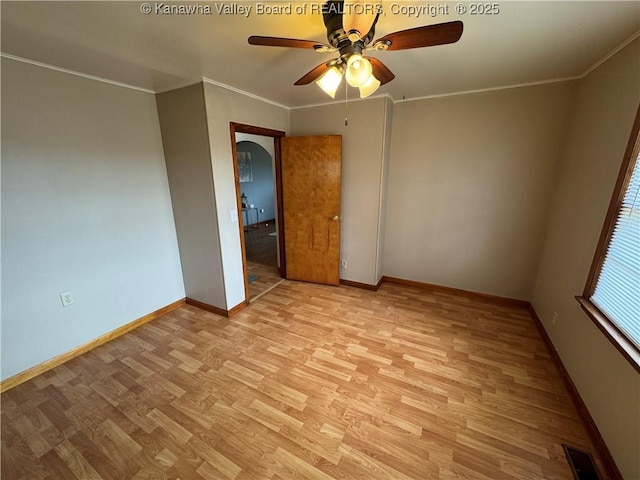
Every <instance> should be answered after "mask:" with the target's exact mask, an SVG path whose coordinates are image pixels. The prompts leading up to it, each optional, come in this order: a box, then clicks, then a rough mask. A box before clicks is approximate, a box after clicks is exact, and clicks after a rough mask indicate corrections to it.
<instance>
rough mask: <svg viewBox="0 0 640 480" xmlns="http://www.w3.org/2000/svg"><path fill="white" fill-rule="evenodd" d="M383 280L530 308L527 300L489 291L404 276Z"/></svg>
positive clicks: (445, 293)
mask: <svg viewBox="0 0 640 480" xmlns="http://www.w3.org/2000/svg"><path fill="white" fill-rule="evenodd" d="M381 281H382V282H389V283H395V284H397V285H407V286H410V287H416V288H419V289H421V290H429V291H431V292H433V293H440V294H443V295H456V296H463V297H467V298H473V299H476V300H482V301H485V302H491V303H497V304H501V305H507V306H510V307H519V308H529V305H530V304H529V302H528V301H526V300H518V299H516V298H508V297H500V296H497V295H489V294H488V293H479V292H472V291H469V290H461V289H459V288H452V287H443V286H440V285H433V284H431V283H423V282H416V281H415V280H405V279H404V278H396V277H387V276H386V275H385V276H383V277H382V280H381Z"/></svg>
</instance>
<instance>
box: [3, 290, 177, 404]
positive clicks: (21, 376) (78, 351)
mask: <svg viewBox="0 0 640 480" xmlns="http://www.w3.org/2000/svg"><path fill="white" fill-rule="evenodd" d="M184 304H185V299H184V298H183V299H180V300H178V301H176V302H173V303H171V304H169V305H167V306H166V307H162V308H160V309H158V310H156V311H155V312H151V313H149V314H147V315H145V316H144V317H140V318H138V319H137V320H134V321H133V322H130V323H127V324H126V325H123V326H121V327H118V328H116V329H115V330H112V331H110V332H109V333H105V334H104V335H101V336H100V337H98V338H95V339H93V340H91V341H90V342H87V343H85V344H84V345H80V346H79V347H76V348H74V349H73V350H70V351H68V352H66V353H63V354H61V355H58V356H57V357H53V358H52V359H50V360H47V361H45V362H42V363H39V364H38V365H35V366H33V367H31V368H29V369H27V370H25V371H24V372H20V373H18V374H16V375H14V376H13V377H9V378H7V379H6V380H3V381H2V382H0V393H1V392H6V391H7V390H9V389H11V388H13V387H17V386H18V385H20V384H21V383H24V382H26V381H28V380H31V379H32V378H34V377H37V376H38V375H40V374H42V373H44V372H47V371H49V370H51V369H52V368H55V367H57V366H59V365H62V364H63V363H65V362H68V361H69V360H71V359H73V358H75V357H78V356H80V355H82V354H83V353H86V352H88V351H89V350H93V349H94V348H96V347H99V346H100V345H104V344H105V343H107V342H110V341H111V340H113V339H114V338H117V337H119V336H121V335H124V334H125V333H127V332H130V331H131V330H133V329H135V328H138V327H139V326H140V325H144V324H145V323H148V322H150V321H151V320H155V319H156V318H158V317H160V316H162V315H164V314H165V313H169V312H171V311H173V310H175V309H177V308H179V307H181V306H182V305H184Z"/></svg>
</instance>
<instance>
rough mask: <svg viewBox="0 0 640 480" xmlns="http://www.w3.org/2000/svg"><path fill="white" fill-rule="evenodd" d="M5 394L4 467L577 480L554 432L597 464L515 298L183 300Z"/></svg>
mask: <svg viewBox="0 0 640 480" xmlns="http://www.w3.org/2000/svg"><path fill="white" fill-rule="evenodd" d="M1 400H2V402H1V405H0V409H1V411H0V420H1V428H2V435H1V438H0V442H1V447H2V451H1V453H2V457H1V464H2V469H1V473H2V478H8V479H11V480H23V479H24V480H26V479H29V480H37V479H42V480H54V479H64V480H66V479H69V478H81V479H83V480H85V479H91V478H96V479H97V478H103V479H110V478H118V479H121V478H122V479H124V478H127V479H150V478H182V479H189V480H191V479H193V480H199V479H211V478H221V479H232V480H246V479H250V480H255V479H286V478H305V477H306V478H340V479H366V480H373V479H394V480H396V479H399V480H408V479H430V478H433V479H454V478H456V479H457V478H468V479H474V480H476V479H487V478H488V479H493V480H497V479H500V480H511V479H518V480H525V479H526V480H529V479H533V478H545V479H558V480H561V479H563V480H571V479H572V474H571V471H570V469H569V467H568V464H567V461H566V459H565V457H564V452H563V449H562V443H568V444H571V445H575V446H576V447H578V448H581V449H585V450H588V451H590V452H591V453H592V454H593V455H594V457H595V458H596V461H598V462H600V459H599V457H598V453H597V452H595V450H594V448H593V446H592V444H591V442H590V440H589V437H588V436H587V434H586V431H585V429H584V426H583V425H582V423H581V422H580V419H579V418H578V416H577V413H576V412H575V409H574V407H573V406H572V404H571V401H570V397H569V396H568V393H567V392H566V391H565V389H564V385H563V383H562V379H561V378H560V376H559V374H558V372H557V371H556V370H555V365H554V363H553V360H552V359H551V358H550V356H549V355H548V354H547V352H546V350H545V345H544V343H543V341H542V339H541V338H540V337H539V335H538V332H537V330H536V328H535V324H534V323H533V320H532V318H531V317H530V316H529V313H528V312H527V311H526V310H525V309H523V308H521V307H520V306H508V305H496V304H493V303H491V302H487V301H483V300H482V299H478V298H466V297H464V296H463V297H461V296H457V295H456V294H454V293H447V294H442V293H438V292H432V291H428V290H420V289H418V288H415V287H412V286H407V285H397V284H383V285H382V286H381V287H380V289H379V290H378V291H377V292H373V291H367V290H362V289H356V288H353V287H348V286H339V287H328V286H323V285H313V284H304V283H299V282H290V281H285V282H284V283H281V284H279V285H278V286H277V287H275V288H274V289H272V290H270V291H269V292H268V293H266V294H264V295H263V296H261V297H260V298H259V299H258V300H257V301H255V302H253V303H252V304H251V305H250V306H249V307H247V308H245V309H244V310H243V311H242V312H239V313H238V314H237V315H236V316H235V317H233V318H231V319H228V318H223V317H219V316H217V315H215V314H213V313H211V312H206V311H203V310H199V309H197V308H195V307H193V306H188V305H186V306H182V307H180V308H179V309H177V310H174V311H173V312H170V313H167V314H166V315H164V316H162V317H160V318H158V319H156V320H154V321H153V322H152V323H147V324H145V325H143V326H141V327H140V328H138V329H136V330H134V331H132V332H129V333H127V334H126V335H123V336H121V337H119V338H117V339H115V340H113V341H112V342H109V343H107V344H104V345H102V346H100V347H98V348H96V349H95V350H92V351H90V352H87V353H85V354H84V355H82V356H79V357H76V358H74V359H73V360H71V361H69V362H67V363H66V364H64V365H61V366H58V367H56V368H54V369H52V370H50V371H48V372H45V373H44V374H42V375H40V376H38V377H35V378H33V379H32V380H30V381H27V382H25V383H23V384H22V385H19V386H17V387H15V388H13V389H11V390H9V391H7V392H4V393H3V394H2V397H1ZM601 473H604V472H601ZM603 478H606V476H603Z"/></svg>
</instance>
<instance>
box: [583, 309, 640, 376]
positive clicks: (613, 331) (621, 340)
mask: <svg viewBox="0 0 640 480" xmlns="http://www.w3.org/2000/svg"><path fill="white" fill-rule="evenodd" d="M576 300H578V303H580V306H581V307H582V309H583V310H584V311H585V313H586V314H587V315H588V316H589V318H591V320H593V323H595V324H596V326H597V327H598V328H599V329H600V330H601V331H602V333H604V335H605V337H607V338H608V339H609V341H610V342H611V343H612V344H613V346H614V347H616V348H617V349H618V351H619V352H620V353H621V354H622V356H624V358H626V359H627V361H628V362H629V363H630V364H631V366H632V367H633V368H635V369H636V371H637V372H638V373H640V350H638V347H636V346H635V345H634V344H633V343H631V342H630V341H629V340H628V339H627V337H626V336H625V335H623V334H622V333H621V332H620V330H618V328H617V327H616V326H615V325H614V324H613V323H612V322H611V320H609V319H608V318H607V317H606V315H604V314H603V313H602V312H601V311H600V309H599V308H598V307H596V306H595V305H594V304H593V303H591V301H590V300H589V299H588V298H586V297H576Z"/></svg>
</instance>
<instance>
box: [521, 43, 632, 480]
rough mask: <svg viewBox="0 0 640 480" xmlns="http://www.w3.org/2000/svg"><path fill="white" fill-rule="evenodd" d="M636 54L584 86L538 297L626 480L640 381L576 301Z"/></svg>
mask: <svg viewBox="0 0 640 480" xmlns="http://www.w3.org/2000/svg"><path fill="white" fill-rule="evenodd" d="M639 51H640V41H638V40H636V41H635V42H633V43H632V44H631V45H629V46H627V47H626V48H625V49H624V50H622V51H621V52H619V53H618V54H617V55H615V56H614V57H613V58H611V59H610V60H608V61H607V62H606V63H604V64H603V65H601V66H600V67H598V68H597V69H596V70H595V71H594V72H592V73H591V74H589V75H588V76H587V77H586V78H585V79H583V80H582V81H581V82H580V85H579V88H578V101H577V107H576V110H575V114H574V120H573V124H572V128H571V131H570V133H569V135H568V139H567V144H566V149H565V152H564V156H563V165H562V171H561V172H560V174H559V187H558V190H557V193H556V195H555V197H554V199H553V206H552V213H551V216H550V219H549V226H548V231H547V236H546V243H545V247H544V254H543V257H542V261H541V263H540V270H539V274H538V277H537V281H536V285H535V291H534V295H533V305H534V307H535V309H536V311H537V312H538V314H539V316H540V318H541V320H542V323H543V324H544V326H545V329H546V330H547V332H548V333H549V336H550V337H551V339H552V341H553V343H554V345H555V347H556V349H557V350H558V352H559V354H560V357H561V358H562V361H563V363H564V364H565V366H566V367H567V370H568V371H569V374H570V375H571V378H572V379H573V381H574V383H575V384H576V386H577V388H578V390H579V391H580V395H581V396H582V398H583V399H584V401H585V403H586V404H587V407H588V408H589V411H590V412H591V414H592V416H593V418H594V420H595V421H596V423H597V425H598V428H599V430H600V432H601V433H602V435H603V437H604V439H605V441H606V443H607V445H608V446H609V449H610V450H611V452H612V454H613V456H614V458H615V460H616V463H617V464H618V466H619V467H620V469H621V471H622V473H623V475H624V478H627V479H636V478H640V375H638V373H637V372H636V371H635V370H634V369H633V368H632V367H631V366H630V365H629V364H628V363H627V361H626V360H625V359H624V358H623V357H622V356H621V355H620V354H619V353H618V351H617V350H616V349H615V348H614V347H613V346H612V345H611V344H610V343H609V341H608V340H607V339H606V338H605V337H604V336H603V334H602V333H601V332H600V331H599V330H598V329H597V328H596V327H595V325H594V324H593V323H592V321H591V320H590V319H589V318H588V317H587V316H586V315H585V314H584V313H583V312H582V310H581V309H580V307H579V306H578V303H577V302H576V300H575V299H574V296H575V295H579V294H581V293H582V291H583V289H584V285H585V282H586V278H587V275H588V272H589V269H590V266H591V262H592V260H593V254H594V252H595V248H596V244H597V242H598V238H599V236H600V231H601V229H602V224H603V222H604V217H605V214H606V211H607V207H608V205H609V201H610V198H611V194H612V192H613V188H614V184H615V181H616V177H617V175H618V171H619V169H620V164H621V162H622V157H623V155H624V151H625V147H626V144H627V141H628V138H629V133H630V131H631V126H632V124H633V120H634V116H635V113H636V109H637V108H638V102H639V101H640V55H639ZM554 312H557V313H558V324H557V326H556V327H553V325H552V322H551V319H552V317H553V314H554Z"/></svg>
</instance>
